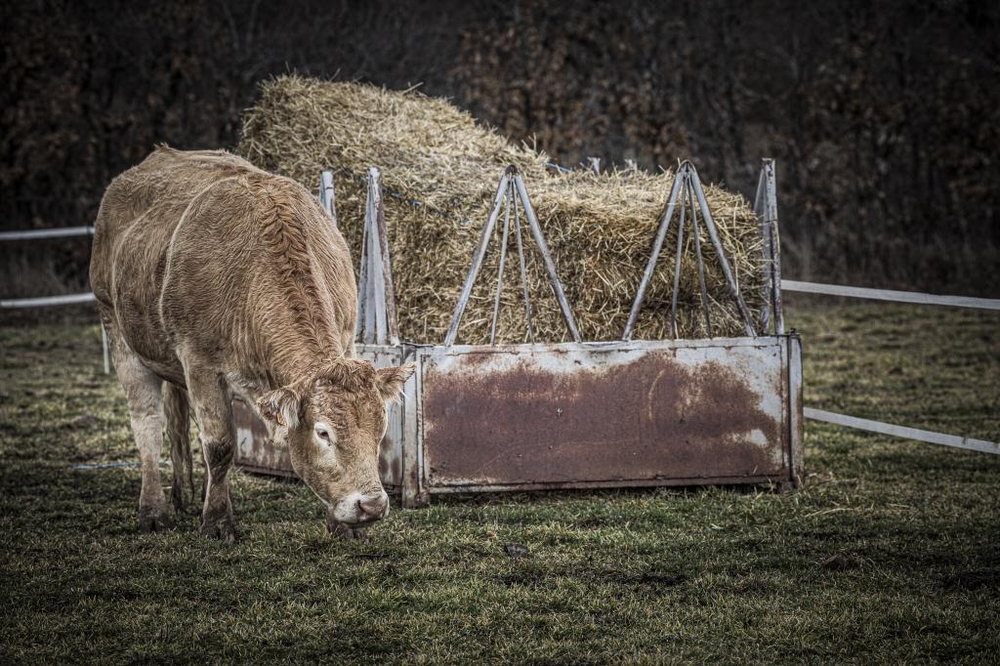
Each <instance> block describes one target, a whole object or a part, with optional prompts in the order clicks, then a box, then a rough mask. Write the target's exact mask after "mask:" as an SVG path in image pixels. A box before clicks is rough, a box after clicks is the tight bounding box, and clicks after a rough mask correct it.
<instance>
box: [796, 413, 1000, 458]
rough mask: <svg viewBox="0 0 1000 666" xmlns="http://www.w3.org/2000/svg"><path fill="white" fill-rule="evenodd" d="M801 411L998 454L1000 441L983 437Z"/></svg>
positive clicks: (881, 431)
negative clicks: (962, 435) (977, 437)
mask: <svg viewBox="0 0 1000 666" xmlns="http://www.w3.org/2000/svg"><path fill="white" fill-rule="evenodd" d="M802 411H803V414H804V415H805V417H806V418H807V419H812V420H813V421H823V422H825V423H833V424H834V425H840V426H847V427H848V428H856V429H858V430H867V431H868V432H875V433H879V434H881V435H892V436H893V437H902V438H904V439H915V440H917V441H920V442H927V443H929V444H940V445H942V446H952V447H955V448H959V449H971V450H973V451H982V452H984V453H996V454H1000V443H997V442H990V441H988V440H985V439H974V438H972V437H959V436H958V435H946V434H944V433H940V432H933V431H931V430H921V429H920V428H909V427H907V426H898V425H893V424H891V423H883V422H882V421H872V420H871V419H862V418H859V417H857V416H848V415H847V414H837V413H836V412H828V411H826V410H823V409H814V408H812V407H806V408H805V409H803V410H802Z"/></svg>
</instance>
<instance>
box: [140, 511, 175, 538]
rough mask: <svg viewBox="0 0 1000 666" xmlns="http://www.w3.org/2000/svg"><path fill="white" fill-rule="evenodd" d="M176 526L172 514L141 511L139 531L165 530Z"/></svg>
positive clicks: (144, 532)
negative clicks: (171, 517)
mask: <svg viewBox="0 0 1000 666" xmlns="http://www.w3.org/2000/svg"><path fill="white" fill-rule="evenodd" d="M173 526H174V523H173V521H172V520H171V519H170V516H168V515H166V514H163V513H149V514H145V513H140V514H139V531H140V532H141V533H143V534H149V533H150V532H165V531H167V530H169V529H170V528H171V527H173Z"/></svg>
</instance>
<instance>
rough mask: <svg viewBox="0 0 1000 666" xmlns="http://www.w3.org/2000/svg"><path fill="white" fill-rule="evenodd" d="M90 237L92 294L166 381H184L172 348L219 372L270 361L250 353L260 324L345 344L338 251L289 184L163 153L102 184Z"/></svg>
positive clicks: (304, 197) (343, 275) (205, 155)
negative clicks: (195, 353)
mask: <svg viewBox="0 0 1000 666" xmlns="http://www.w3.org/2000/svg"><path fill="white" fill-rule="evenodd" d="M276 223H279V224H276ZM96 227H97V228H96V231H95V236H94V249H93V253H92V259H91V284H92V288H93V290H94V294H95V296H96V297H97V299H98V301H100V302H101V304H102V305H104V306H106V308H105V309H106V310H107V311H108V312H111V313H113V316H114V317H115V319H116V320H117V323H118V326H119V330H120V331H121V333H122V335H123V336H124V337H125V339H126V341H127V342H128V344H129V346H130V347H131V348H132V349H133V350H134V351H135V352H137V353H138V354H139V355H140V356H141V357H143V359H144V360H146V362H147V365H149V366H150V367H151V368H153V369H154V370H155V371H157V372H158V373H159V374H161V375H162V376H164V377H165V378H167V379H171V380H173V381H175V382H178V383H179V382H181V381H182V380H183V371H182V368H181V364H180V363H179V360H178V358H177V346H178V345H179V344H183V345H187V346H188V347H192V346H193V347H196V348H198V349H200V350H203V351H204V352H205V353H212V354H215V355H216V357H217V358H216V360H217V361H218V362H219V363H220V365H225V364H228V365H229V366H234V365H239V363H240V362H241V359H243V360H245V357H246V356H247V355H248V354H251V355H252V354H254V353H257V354H266V353H268V352H269V351H270V350H268V349H265V348H250V347H252V346H253V345H254V344H255V341H259V339H260V336H259V333H260V330H259V329H260V328H261V327H266V326H268V325H269V323H268V322H267V321H264V320H262V317H263V316H271V317H273V318H275V322H272V324H273V325H272V328H273V327H274V326H282V325H284V326H285V327H286V328H289V329H300V328H302V327H303V326H305V327H306V328H309V327H312V328H314V329H316V330H315V331H314V332H315V333H316V335H317V336H318V337H319V338H321V339H322V340H323V341H324V342H326V341H330V340H334V339H335V338H336V339H335V340H334V342H335V344H336V346H337V347H338V348H340V347H341V341H342V340H343V341H346V342H347V343H348V344H349V342H350V338H351V333H352V332H353V327H354V317H355V308H356V293H357V291H356V285H355V283H354V274H353V269H352V268H351V263H350V255H349V252H348V250H347V246H346V244H345V243H344V240H343V238H342V237H341V236H340V234H339V233H338V232H336V231H335V229H334V228H333V226H332V225H331V224H330V221H329V219H328V218H326V217H325V213H323V211H322V208H321V207H320V206H319V205H318V202H317V201H316V200H315V197H313V196H311V195H309V193H308V192H306V191H305V189H304V188H302V187H301V186H300V185H298V184H297V183H295V182H294V181H291V180H290V179H287V178H283V177H279V176H274V175H271V174H268V173H266V172H264V171H261V170H259V169H257V168H256V167H254V166H252V165H251V164H250V163H248V162H246V161H245V160H243V159H241V158H239V157H236V156H234V155H231V154H229V153H225V152H222V151H177V150H173V149H170V148H166V147H161V148H158V149H157V150H156V151H154V152H153V153H152V154H151V155H150V156H149V157H148V158H146V160H144V161H143V162H142V163H141V164H139V165H137V166H136V167H134V168H132V169H130V170H128V171H126V172H124V173H123V174H121V175H120V176H118V177H117V178H116V179H115V180H114V181H113V182H112V183H111V185H110V186H109V187H108V190H107V192H106V193H105V196H104V199H103V201H102V203H101V210H100V213H99V215H98V220H97V225H96ZM276 231H277V232H279V233H278V235H277V236H275V232H276ZM281 320H283V321H281ZM288 324H291V326H289V325H288ZM255 336H256V337H255Z"/></svg>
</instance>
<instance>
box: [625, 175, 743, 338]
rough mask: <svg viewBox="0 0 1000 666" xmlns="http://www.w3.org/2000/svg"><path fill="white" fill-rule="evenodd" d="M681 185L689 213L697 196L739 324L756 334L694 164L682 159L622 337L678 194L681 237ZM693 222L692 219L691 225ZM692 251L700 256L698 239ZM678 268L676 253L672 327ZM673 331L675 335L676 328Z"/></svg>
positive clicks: (639, 304)
mask: <svg viewBox="0 0 1000 666" xmlns="http://www.w3.org/2000/svg"><path fill="white" fill-rule="evenodd" d="M682 188H683V191H684V192H686V193H687V194H688V203H689V205H690V208H691V213H692V215H694V214H695V212H694V211H695V206H694V202H693V200H692V199H691V197H690V193H691V192H693V193H694V195H695V196H697V198H698V206H699V208H700V210H701V219H702V221H703V222H704V223H705V229H706V230H707V231H708V236H709V238H710V239H711V241H712V247H713V248H714V250H715V255H716V258H717V259H718V260H719V266H720V267H721V268H722V273H723V275H725V277H726V284H727V285H728V287H729V293H730V295H732V297H733V301H735V303H736V307H737V308H738V309H739V311H740V315H741V316H742V317H743V325H744V327H745V328H746V333H747V335H748V336H749V337H757V333H756V331H755V330H754V326H753V318H752V317H751V315H750V311H749V309H748V308H747V305H746V302H745V301H744V300H743V296H742V295H740V290H739V286H738V285H737V284H736V280H735V279H734V278H733V272H732V270H731V269H730V267H729V261H728V260H727V259H726V253H725V250H724V249H723V247H722V243H721V241H720V240H719V234H718V231H717V230H716V228H715V222H713V221H712V213H711V211H709V209H708V202H707V201H706V200H705V192H704V190H703V189H702V186H701V180H699V179H698V172H697V171H696V170H695V168H694V165H693V164H691V162H688V161H685V162H683V163H682V164H681V166H680V168H678V169H677V175H676V176H675V177H674V185H673V187H672V188H671V190H670V198H669V199H668V201H667V211H666V213H664V215H663V218H662V219H661V221H660V226H659V228H658V229H657V232H656V239H655V240H654V241H653V251H652V252H651V253H650V256H649V262H648V263H647V264H646V270H645V271H644V272H643V275H642V280H641V281H640V282H639V288H638V289H637V290H636V294H635V300H634V301H633V302H632V311H631V312H630V313H629V317H628V321H627V322H626V323H625V331H624V332H623V333H622V340H624V341H628V340H631V339H632V332H633V329H634V328H635V323H636V320H638V318H639V311H640V310H641V309H642V302H643V301H644V300H645V298H646V290H647V289H648V288H649V282H650V280H651V279H652V277H653V272H654V271H655V270H656V262H657V260H658V259H659V257H660V251H661V250H662V249H663V242H664V239H666V237H667V231H668V230H669V229H670V222H671V220H672V219H673V215H674V210H675V209H676V207H677V203H678V197H680V205H681V215H680V217H681V219H680V228H679V229H678V232H677V236H678V241H680V239H681V238H683V235H684V231H683V226H684V211H685V202H684V194H681V192H682ZM694 224H695V222H694V219H693V218H692V225H694ZM695 233H696V234H697V231H695ZM680 248H681V244H680V243H679V242H678V252H680ZM696 250H697V252H698V253H699V256H700V252H701V243H700V241H699V242H698V247H697V248H696ZM679 267H680V255H678V259H677V263H676V264H675V276H674V284H675V293H674V299H673V301H672V302H671V326H672V327H675V326H676V317H675V311H676V300H677V295H676V285H677V283H678V278H679V270H680V268H679ZM706 316H707V308H706ZM674 334H675V336H676V331H675V333H674Z"/></svg>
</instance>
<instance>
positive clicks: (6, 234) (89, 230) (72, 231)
mask: <svg viewBox="0 0 1000 666" xmlns="http://www.w3.org/2000/svg"><path fill="white" fill-rule="evenodd" d="M93 235H94V227H55V228H52V229H23V230H20V231H0V241H21V240H37V239H39V238H64V237H66V236H93Z"/></svg>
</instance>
